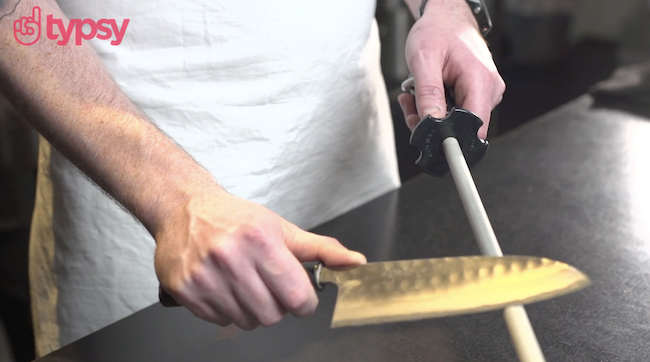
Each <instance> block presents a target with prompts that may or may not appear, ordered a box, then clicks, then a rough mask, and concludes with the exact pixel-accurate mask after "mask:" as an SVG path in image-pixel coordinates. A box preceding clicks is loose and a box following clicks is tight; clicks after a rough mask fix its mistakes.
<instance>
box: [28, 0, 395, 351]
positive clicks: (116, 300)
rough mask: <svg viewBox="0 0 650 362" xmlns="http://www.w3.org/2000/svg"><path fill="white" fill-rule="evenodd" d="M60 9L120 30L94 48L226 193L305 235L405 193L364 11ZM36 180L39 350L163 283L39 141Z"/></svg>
mask: <svg viewBox="0 0 650 362" xmlns="http://www.w3.org/2000/svg"><path fill="white" fill-rule="evenodd" d="M58 3H59V5H60V6H61V8H62V9H63V11H64V13H65V14H66V15H67V16H68V18H71V19H86V18H90V19H94V20H99V19H102V18H106V19H116V20H117V24H118V25H121V24H122V20H124V19H129V20H130V22H129V23H128V27H127V29H126V33H125V36H124V39H123V41H122V43H121V44H120V45H117V46H113V45H111V44H110V42H109V41H106V40H98V39H95V40H92V41H91V44H92V45H93V47H94V48H95V49H96V50H97V52H98V54H99V55H100V56H101V59H102V60H103V62H104V64H105V65H106V67H107V68H108V69H109V71H110V72H111V74H112V76H113V77H114V79H115V81H116V82H117V83H118V84H119V85H120V86H121V87H122V89H124V91H125V92H126V94H127V95H128V96H129V97H130V98H131V99H132V100H133V101H134V102H135V103H136V104H137V105H138V106H139V107H141V108H142V110H143V111H144V112H145V113H146V114H147V115H148V116H149V117H150V118H151V119H153V120H154V121H155V122H156V123H157V124H158V125H159V127H160V128H161V129H162V130H163V131H164V132H165V133H167V134H168V135H169V136H170V137H172V138H173V139H174V140H175V141H176V142H178V143H179V144H180V145H181V146H182V147H183V148H184V149H185V150H186V151H187V152H189V153H190V154H191V155H192V156H193V157H194V158H195V159H196V160H197V161H198V162H199V163H200V164H202V165H203V166H204V167H205V168H206V169H208V170H209V171H210V172H211V173H212V174H213V175H214V176H215V177H216V179H217V181H218V182H219V183H220V184H221V185H222V186H223V187H224V188H225V189H226V190H228V191H229V192H230V193H232V194H234V195H237V196H240V197H242V198H245V199H248V200H252V201H254V202H257V203H260V204H262V205H265V206H266V207H268V208H270V209H271V210H273V211H274V212H276V213H278V214H279V215H281V216H282V217H284V218H286V219H287V220H289V221H291V222H293V223H296V224H297V225H298V226H300V227H302V228H306V229H309V228H311V227H313V226H316V225H318V224H320V223H322V222H324V221H327V220H329V219H331V218H333V217H336V216H338V215H340V214H342V213H345V212H346V211H348V210H350V209H352V208H354V207H356V206H359V205H361V204H363V203H365V202H366V201H369V200H371V199H373V198H375V197H377V196H379V195H381V194H384V193H386V192H388V191H390V190H393V189H395V188H397V187H398V186H399V177H398V172H397V163H396V157H395V148H394V140H393V128H392V122H391V119H390V111H389V105H388V100H387V95H386V90H385V87H384V84H383V79H382V77H381V72H380V68H379V39H378V34H377V27H376V24H375V22H374V7H375V4H374V1H373V0H355V1H349V0H327V1H307V0H282V1H268V0H236V1H235V0H231V1H214V0H198V1H154V0H139V1H117V0H107V1H85V0H59V1H58ZM38 171H39V175H38V186H37V202H36V208H35V211H34V217H33V222H32V238H31V252H30V258H31V259H30V260H31V262H30V277H31V288H32V289H31V292H32V299H33V313H34V323H35V333H36V341H37V353H38V354H39V355H43V354H46V353H49V352H50V351H52V350H54V349H57V348H59V347H61V346H63V345H65V344H67V343H70V342H72V341H74V340H76V339H78V338H80V337H82V336H84V335H86V334H89V333H91V332H93V331H95V330H97V329H99V328H102V327H104V326H106V325H108V324H110V323H112V322H114V321H116V320H118V319H120V318H123V317H125V316H127V315H129V314H132V313H133V312H135V311H138V310H140V309H142V308H144V307H147V306H149V305H151V304H152V303H154V302H156V301H157V286H158V281H157V279H156V275H155V273H154V269H153V257H154V246H155V244H154V241H153V239H152V237H151V236H150V235H149V234H148V233H147V231H146V230H145V229H144V227H143V226H142V225H141V224H140V223H139V222H137V221H136V220H135V219H134V218H133V217H132V216H131V215H129V214H128V213H127V212H125V211H124V210H123V209H122V208H121V207H120V206H119V205H118V204H116V203H115V202H114V201H113V200H112V199H111V198H110V197H108V196H106V195H105V194H104V193H103V192H102V191H101V190H100V189H99V188H98V187H96V186H95V185H94V184H93V183H92V182H90V181H89V180H88V179H87V178H85V177H84V175H83V174H82V173H81V172H80V171H79V170H78V169H77V168H76V167H75V166H73V165H72V164H71V163H70V162H69V161H68V160H67V159H65V158H64V157H63V156H62V155H61V154H60V153H59V152H57V151H56V150H55V149H54V148H53V147H51V146H50V145H49V144H48V143H47V142H46V141H44V140H41V146H40V155H39V167H38ZM177 171H178V172H183V170H177ZM118 172H119V170H118ZM160 177H165V175H160ZM145 187H146V186H145Z"/></svg>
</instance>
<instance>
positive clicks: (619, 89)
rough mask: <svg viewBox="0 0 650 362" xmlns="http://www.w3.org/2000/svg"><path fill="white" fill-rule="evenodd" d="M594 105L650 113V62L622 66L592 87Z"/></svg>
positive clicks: (641, 113) (640, 113) (636, 112)
mask: <svg viewBox="0 0 650 362" xmlns="http://www.w3.org/2000/svg"><path fill="white" fill-rule="evenodd" d="M590 93H591V95H592V96H593V97H594V101H595V102H594V107H599V108H613V109H622V110H625V111H628V112H632V113H635V114H639V115H645V114H648V113H650V63H641V64H635V65H630V66H626V67H622V68H619V69H617V70H616V72H614V75H613V76H612V78H610V79H608V80H606V81H603V82H600V83H598V84H596V85H595V86H594V87H593V88H592V89H591V92H590Z"/></svg>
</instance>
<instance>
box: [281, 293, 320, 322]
mask: <svg viewBox="0 0 650 362" xmlns="http://www.w3.org/2000/svg"><path fill="white" fill-rule="evenodd" d="M286 308H287V309H288V310H290V311H292V312H294V313H299V314H301V315H309V314H311V313H313V312H314V310H315V309H316V306H315V305H313V303H311V298H309V292H308V291H306V289H305V288H296V289H294V290H293V291H291V292H290V293H289V294H288V295H287V299H286Z"/></svg>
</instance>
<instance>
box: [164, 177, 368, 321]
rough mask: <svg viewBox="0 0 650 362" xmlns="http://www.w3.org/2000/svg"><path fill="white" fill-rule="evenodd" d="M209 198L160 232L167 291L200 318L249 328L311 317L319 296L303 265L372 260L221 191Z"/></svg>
mask: <svg viewBox="0 0 650 362" xmlns="http://www.w3.org/2000/svg"><path fill="white" fill-rule="evenodd" d="M206 196H207V197H200V198H195V199H193V200H190V201H189V202H188V203H187V204H186V205H185V207H184V208H183V209H182V210H180V212H179V213H178V216H177V217H175V218H172V219H171V220H169V221H168V222H167V223H165V226H164V227H163V229H162V230H161V232H159V233H157V235H155V236H156V240H157V244H158V247H157V250H156V272H157V274H158V276H159V278H160V280H161V283H162V285H163V289H165V290H166V291H168V292H169V293H170V294H171V295H172V296H173V297H174V299H176V301H178V302H179V303H181V304H183V305H185V306H186V307H187V308H188V309H189V310H191V311H192V312H193V313H194V314H195V315H197V316H198V317H199V318H202V319H205V320H208V321H211V322H213V323H216V324H219V325H222V326H226V325H229V324H231V323H235V324H236V325H238V326H239V327H240V328H242V329H245V330H250V329H253V328H256V327H258V326H259V325H263V326H267V327H268V326H270V325H272V324H275V323H277V322H279V321H280V320H281V319H282V317H283V316H284V315H285V314H287V313H291V314H293V315H295V316H297V317H306V316H309V315H311V314H312V313H313V312H314V310H315V309H316V306H317V305H318V298H317V297H316V293H315V291H314V287H313V286H312V285H311V283H310V281H309V278H308V276H307V273H306V272H305V270H304V269H303V267H302V266H301V264H300V262H301V261H314V260H320V261H322V262H323V263H324V264H325V265H328V266H342V265H357V264H362V263H365V262H366V259H365V257H364V256H363V255H361V254H359V253H357V252H353V251H349V250H348V249H346V248H345V247H343V246H342V245H341V244H340V243H339V242H338V241H337V240H336V239H333V238H329V237H325V236H320V235H316V234H312V233H309V232H306V231H303V230H301V229H300V228H298V227H297V226H295V225H293V224H291V223H289V222H287V221H285V220H284V219H282V218H281V217H279V216H278V215H276V214H275V213H273V212H271V211H270V210H268V209H266V208H264V207H262V206H260V205H257V204H254V203H252V202H249V201H246V200H242V199H239V198H237V197H234V196H232V195H230V194H227V193H226V192H224V191H219V190H215V191H214V192H211V193H209V194H207V195H206Z"/></svg>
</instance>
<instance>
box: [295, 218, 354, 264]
mask: <svg viewBox="0 0 650 362" xmlns="http://www.w3.org/2000/svg"><path fill="white" fill-rule="evenodd" d="M287 246H288V248H289V250H290V251H291V253H293V255H294V256H295V257H296V258H297V259H298V260H300V261H316V260H320V261H322V262H323V263H324V264H325V265H327V266H332V267H334V266H346V265H359V264H365V263H366V262H367V261H366V257H365V256H364V255H363V254H361V253H359V252H356V251H352V250H349V249H348V248H346V247H345V246H343V245H341V243H340V242H339V241H338V240H336V239H334V238H331V237H328V236H322V235H317V234H314V233H310V232H307V231H304V230H301V229H299V228H297V227H296V229H295V230H294V232H293V235H292V238H291V241H290V242H288V244H287Z"/></svg>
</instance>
